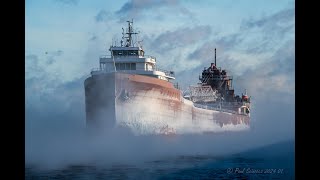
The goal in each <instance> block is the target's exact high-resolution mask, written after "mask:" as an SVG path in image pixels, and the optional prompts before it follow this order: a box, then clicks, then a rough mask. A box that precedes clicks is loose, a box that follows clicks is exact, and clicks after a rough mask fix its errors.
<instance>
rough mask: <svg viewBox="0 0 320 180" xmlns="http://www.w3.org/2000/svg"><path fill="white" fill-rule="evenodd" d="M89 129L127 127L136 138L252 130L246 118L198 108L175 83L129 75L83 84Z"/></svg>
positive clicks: (100, 77) (96, 78)
mask: <svg viewBox="0 0 320 180" xmlns="http://www.w3.org/2000/svg"><path fill="white" fill-rule="evenodd" d="M84 86H85V97H86V123H87V127H89V128H100V129H110V128H114V127H127V128H129V129H130V130H132V132H134V133H136V134H184V133H204V132H213V133H214V132H222V131H239V130H244V129H248V128H249V121H250V118H249V116H247V115H242V114H237V113H229V112H222V111H217V110H208V109H202V108H198V107H195V106H194V105H193V103H192V102H191V101H189V100H187V99H184V98H183V97H182V95H181V91H180V90H178V89H176V88H174V86H173V85H172V83H170V82H167V81H164V80H161V79H157V78H154V77H148V76H142V75H137V74H126V73H116V72H114V73H101V74H98V75H94V76H91V77H89V78H87V79H86V80H85V82H84Z"/></svg>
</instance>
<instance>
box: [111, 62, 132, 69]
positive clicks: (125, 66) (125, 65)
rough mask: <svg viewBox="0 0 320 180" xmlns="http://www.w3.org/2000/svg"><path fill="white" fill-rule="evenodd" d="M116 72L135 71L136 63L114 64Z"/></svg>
mask: <svg viewBox="0 0 320 180" xmlns="http://www.w3.org/2000/svg"><path fill="white" fill-rule="evenodd" d="M116 70H136V63H116Z"/></svg>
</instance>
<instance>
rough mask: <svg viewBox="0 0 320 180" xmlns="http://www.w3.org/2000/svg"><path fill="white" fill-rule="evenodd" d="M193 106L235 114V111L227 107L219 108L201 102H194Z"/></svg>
mask: <svg viewBox="0 0 320 180" xmlns="http://www.w3.org/2000/svg"><path fill="white" fill-rule="evenodd" d="M194 106H195V107H197V108H201V109H208V110H215V111H220V112H228V113H233V114H237V111H233V110H229V109H221V108H218V107H213V106H207V105H203V104H196V103H194Z"/></svg>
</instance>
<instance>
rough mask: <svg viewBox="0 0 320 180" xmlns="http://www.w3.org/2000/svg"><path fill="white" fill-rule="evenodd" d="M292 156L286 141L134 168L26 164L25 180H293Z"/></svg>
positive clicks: (164, 160)
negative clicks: (58, 167) (47, 166)
mask: <svg viewBox="0 0 320 180" xmlns="http://www.w3.org/2000/svg"><path fill="white" fill-rule="evenodd" d="M294 153H295V151H294V141H285V142H280V143H275V144H272V145H268V146H264V147H260V148H256V149H252V150H247V151H245V152H242V153H237V154H232V155H228V156H214V155H186V156H176V157H168V158H162V159H158V160H152V161H146V162H143V163H140V164H137V165H126V164H113V165H105V166H102V165H73V166H68V167H65V168H62V169H54V170H53V169H51V170H44V169H39V168H37V167H35V166H34V167H33V166H30V165H26V168H25V179H295V168H294V167H295V156H294Z"/></svg>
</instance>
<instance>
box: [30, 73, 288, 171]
mask: <svg viewBox="0 0 320 180" xmlns="http://www.w3.org/2000/svg"><path fill="white" fill-rule="evenodd" d="M83 80H84V79H83V78H81V79H77V80H76V81H75V82H71V83H65V84H63V85H61V86H59V87H57V88H56V89H55V91H54V93H50V94H51V95H48V94H47V96H46V100H47V101H46V102H48V103H47V104H46V105H44V106H40V107H39V106H36V104H35V103H31V102H34V101H36V100H35V99H36V98H34V96H32V97H33V98H31V97H29V98H28V97H27V99H26V101H27V102H30V105H28V106H26V136H25V140H26V142H25V145H26V146H25V155H26V156H25V158H26V164H27V165H28V166H29V165H34V166H36V167H38V168H42V169H43V168H44V169H56V168H64V167H67V166H70V165H98V166H100V165H101V166H108V165H115V164H141V163H144V162H148V161H154V160H159V159H164V158H170V157H177V156H181V155H212V156H222V155H229V154H233V153H237V152H242V151H245V150H248V149H252V148H255V147H260V146H264V145H268V144H272V143H276V142H280V141H284V140H292V139H294V101H293V100H294V98H293V97H292V98H291V99H289V101H284V102H281V101H280V102H279V101H277V99H278V98H279V96H277V95H276V94H275V98H274V99H273V98H271V99H268V100H267V99H265V98H262V99H259V98H253V99H252V101H253V102H252V110H251V123H250V129H249V130H245V131H240V132H220V133H215V134H199V133H198V132H197V133H191V132H189V133H186V134H179V135H176V136H162V135H137V134H135V133H132V132H130V131H127V129H114V130H112V131H106V132H105V133H103V134H96V135H95V134H92V133H90V132H89V131H87V129H86V126H85V106H84V90H83V89H84V88H83V84H82V83H83ZM30 85H31V84H30ZM70 94H73V96H70ZM57 96H58V97H59V98H58V97H57ZM49 102H51V103H49ZM66 103H68V105H66ZM148 105H149V107H150V108H152V107H153V106H154V108H156V106H157V105H153V104H148Z"/></svg>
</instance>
